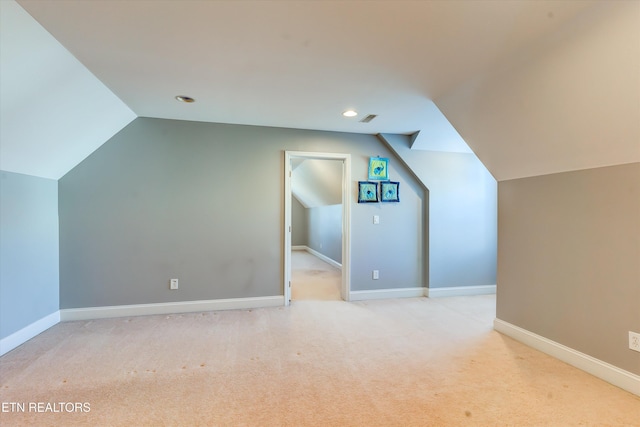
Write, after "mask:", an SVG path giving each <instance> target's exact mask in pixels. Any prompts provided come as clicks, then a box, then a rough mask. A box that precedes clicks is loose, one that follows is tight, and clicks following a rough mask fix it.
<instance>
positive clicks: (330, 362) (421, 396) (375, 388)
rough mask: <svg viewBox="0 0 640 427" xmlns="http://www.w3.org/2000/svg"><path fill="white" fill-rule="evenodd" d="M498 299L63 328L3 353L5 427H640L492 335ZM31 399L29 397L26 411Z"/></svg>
mask: <svg viewBox="0 0 640 427" xmlns="http://www.w3.org/2000/svg"><path fill="white" fill-rule="evenodd" d="M494 313H495V298H494V296H477V297H456V298H446V299H427V298H412V299H399V300H384V301H383V300H380V301H368V302H356V303H347V302H342V301H299V302H296V303H295V304H294V305H292V306H290V307H287V308H285V307H280V308H265V309H255V310H235V311H225V312H205V313H190V314H182V315H170V316H169V315H165V316H160V315H158V316H145V317H130V318H117V319H103V320H96V321H77V322H68V323H61V324H58V325H56V326H54V327H53V328H51V329H49V330H48V331H46V332H44V333H42V334H41V335H39V336H38V337H36V338H34V339H33V340H31V341H29V342H27V343H25V344H23V345H22V346H20V347H18V348H17V349H15V350H13V351H11V352H9V353H7V354H6V355H4V356H3V357H1V358H0V401H2V402H23V403H24V402H27V403H28V402H44V403H46V402H49V403H55V402H87V403H89V406H90V412H78V413H51V412H44V413H35V412H29V411H28V410H27V411H25V412H24V413H22V412H3V413H0V425H2V426H22V425H37V426H49V425H50V426H74V425H86V426H459V425H462V426H634V425H635V426H637V425H638V416H639V415H640V398H638V397H636V396H634V395H632V394H630V393H628V392H625V391H623V390H621V389H618V388H616V387H614V386H612V385H610V384H607V383H606V382H603V381H601V380H599V379H597V378H595V377H592V376H591V375H589V374H586V373H584V372H582V371H580V370H578V369H575V368H573V367H571V366H568V365H566V364H564V363H562V362H560V361H558V360H556V359H553V358H551V357H549V356H546V355H544V354H542V353H540V352H538V351H535V350H533V349H531V348H528V347H526V346H524V345H521V344H519V343H517V342H515V341H513V340H512V339H510V338H508V337H505V336H503V335H501V334H499V333H497V332H495V331H493V330H492V326H491V325H492V320H493V317H494ZM27 409H28V407H27Z"/></svg>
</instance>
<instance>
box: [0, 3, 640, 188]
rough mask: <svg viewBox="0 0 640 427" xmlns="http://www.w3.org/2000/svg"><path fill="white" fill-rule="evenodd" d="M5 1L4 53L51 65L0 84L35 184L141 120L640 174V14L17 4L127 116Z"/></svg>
mask: <svg viewBox="0 0 640 427" xmlns="http://www.w3.org/2000/svg"><path fill="white" fill-rule="evenodd" d="M1 3H2V4H3V9H2V15H3V24H2V31H3V32H2V40H3V41H4V40H5V39H9V40H11V39H13V41H12V42H11V43H14V48H12V49H14V51H19V52H20V55H25V56H29V55H32V54H33V52H40V53H41V54H43V55H44V57H45V58H46V59H47V61H45V62H44V63H43V64H36V65H28V62H25V63H24V65H23V66H22V67H21V68H19V67H18V66H17V65H14V63H16V64H21V63H22V62H19V61H18V59H20V57H19V56H20V55H14V56H12V57H7V60H5V56H3V58H2V63H3V69H2V73H3V74H4V71H5V70H4V64H5V63H7V61H8V62H9V63H10V64H11V65H10V66H9V68H10V69H12V68H15V69H17V70H18V71H12V72H10V73H9V77H4V76H3V86H2V98H3V107H2V108H3V114H2V115H3V122H2V128H3V134H2V141H1V143H2V147H1V148H2V150H3V156H2V157H3V163H2V164H1V165H0V167H2V168H5V167H7V166H4V165H5V164H10V165H11V164H20V165H21V166H20V167H19V168H18V169H21V170H24V171H25V172H24V173H32V172H29V171H30V170H33V167H31V166H30V165H31V164H32V163H33V164H38V155H40V154H41V157H42V158H47V159H48V160H50V161H51V167H52V168H53V169H55V170H50V171H46V175H47V176H52V177H54V176H57V175H60V173H61V172H60V171H64V170H65V169H67V170H68V168H69V167H70V165H73V163H74V162H75V161H76V160H75V159H77V158H80V157H82V156H81V155H74V154H73V153H75V150H77V149H79V148H82V149H85V151H90V150H91V149H93V148H95V146H98V145H99V144H100V143H102V142H104V141H106V139H107V138H108V137H109V136H110V135H109V134H112V133H114V132H115V131H117V129H118V128H120V127H122V126H124V124H126V123H127V120H130V119H131V118H132V117H133V116H134V115H138V116H148V117H160V118H172V119H182V120H196V121H212V122H225V123H240V124H253V125H266V126H281V127H292V128H305V129H319V130H333V131H346V132H357V133H369V134H377V133H392V134H393V133H396V134H404V135H415V136H416V138H415V140H414V147H416V148H417V147H420V148H426V149H435V150H450V151H458V149H457V148H456V147H458V148H459V147H462V148H464V147H463V146H461V145H460V141H461V139H458V138H459V136H460V135H461V136H462V137H463V138H464V140H465V141H466V142H467V143H468V144H469V146H471V148H472V149H473V151H474V152H475V153H476V154H477V155H478V157H479V158H480V160H482V161H483V163H485V165H487V166H488V168H489V170H490V171H491V173H492V174H493V175H494V176H495V177H496V178H497V179H498V180H504V179H511V178H517V177H522V176H530V175H537V174H545V173H552V172H560V171H566V170H574V169H581V168H589V167H597V166H603V165H608V164H615V163H626V162H633V161H638V154H637V152H638V151H639V150H638V109H639V108H640V107H638V105H639V104H640V94H639V91H638V78H634V75H635V76H636V77H637V76H638V74H639V73H638V61H639V60H640V46H639V43H640V41H639V40H640V37H639V31H640V11H639V8H640V2H636V1H615V0H613V1H582V0H577V1H570V2H569V1H555V0H539V1H526V0H523V1H500V0H479V1H403V0H398V1H376V2H371V1H355V0H354V1H343V2H321V1H317V2H310V1H279V0H273V1H260V0H248V1H242V2H235V1H233V2H232V1H224V2H223V1H188V0H186V1H163V2H149V1H138V0H130V1H110V0H93V1H74V0H58V1H55V2H54V1H39V0H19V1H18V3H19V4H20V5H21V6H22V7H24V8H25V9H26V10H27V11H28V12H29V14H30V15H32V16H33V17H34V18H35V19H36V20H37V21H38V22H39V23H40V24H42V25H43V26H44V28H46V31H48V32H49V33H51V34H52V35H53V36H54V37H55V39H56V40H57V41H58V42H60V43H61V44H62V45H63V46H64V47H65V48H66V49H68V50H69V52H71V54H72V55H73V56H75V58H77V59H78V60H79V61H80V62H81V63H82V64H83V65H84V66H86V67H87V68H88V70H90V74H91V73H92V74H93V75H95V76H97V77H98V78H99V79H100V82H102V84H104V85H105V86H106V87H107V88H108V90H110V91H112V92H113V94H115V95H117V97H118V98H119V99H120V100H122V101H123V102H124V104H126V107H124V106H123V104H119V102H118V101H117V99H116V100H115V101H114V100H113V98H111V96H112V95H111V94H109V93H108V90H107V93H106V94H105V92H104V88H103V87H101V89H100V90H98V89H97V88H98V85H89V86H90V89H88V88H84V87H83V88H81V87H80V86H79V84H80V83H82V82H83V81H84V80H83V79H82V78H78V77H76V75H78V74H81V73H80V72H79V71H77V69H76V70H75V71H73V70H71V69H69V70H67V71H66V72H62V73H61V72H59V71H57V70H59V68H61V67H63V64H64V63H65V62H64V60H62V59H55V58H54V57H53V56H51V55H49V54H48V53H47V52H48V50H47V49H46V48H44V47H45V46H47V45H48V43H50V42H51V40H49V41H47V42H45V41H38V42H37V43H36V42H35V41H34V43H33V44H24V45H23V44H20V43H23V41H22V40H23V39H24V37H22V36H20V34H21V31H22V30H21V29H22V28H26V27H27V26H33V25H34V22H33V21H31V22H29V23H27V22H26V21H25V20H24V19H23V21H25V22H23V23H22V24H20V25H12V24H11V23H10V22H9V21H13V18H11V20H9V19H5V17H4V15H5V10H9V11H10V13H13V14H15V13H17V12H15V11H11V10H10V9H11V7H13V6H15V3H13V1H12V0H3V1H2V2H1ZM7 4H8V5H12V6H11V7H10V8H7V7H6V5H7ZM22 18H24V16H23V17H22ZM5 21H7V22H8V23H7V24H5ZM5 28H6V29H5ZM40 30H42V29H40ZM16 40H20V43H18V42H16ZM16 43H18V44H16ZM57 46H58V47H59V45H57ZM43 49H44V50H45V52H41V51H42V50H43ZM2 50H3V51H4V50H5V48H4V44H3V45H2ZM71 58H72V57H71ZM84 71H85V72H86V70H84ZM28 75H31V76H32V77H31V78H32V79H35V80H32V81H33V82H35V83H33V84H31V83H30V84H20V82H21V81H22V80H21V78H22V77H24V76H28ZM34 75H35V76H34ZM37 79H42V81H40V80H37ZM87 79H88V80H91V79H89V78H88V77H87ZM14 82H17V83H18V84H17V85H14ZM92 82H93V83H95V80H92ZM14 87H17V88H22V89H20V90H16V91H15V92H13V93H16V94H18V95H15V96H14V95H11V96H9V97H7V98H6V99H7V101H6V102H5V101H4V99H5V91H9V92H8V93H12V91H13V90H14V89H13V88H14ZM33 87H36V88H37V90H35V91H31V92H30V91H29V90H30V89H31V88H33ZM93 92H100V93H102V96H103V97H104V98H101V97H100V95H99V94H95V95H94V94H93ZM34 93H35V98H31V95H32V94H34ZM24 94H28V96H25V95H24ZM80 94H81V95H80ZM179 94H180V95H189V96H192V97H194V98H196V99H197V102H196V103H194V104H182V103H178V102H176V101H175V100H174V96H175V95H179ZM20 95H22V98H21V96H20ZM70 95H73V96H72V97H70ZM27 97H28V98H29V99H33V100H34V101H33V102H31V105H29V106H27V107H21V104H20V102H21V100H24V99H26V98H27ZM39 97H44V99H43V100H39V99H40V98H39ZM107 98H109V99H111V101H106V99H107ZM72 99H73V101H71V100H72ZM81 101H84V104H81ZM112 101H113V104H114V105H115V104H118V106H117V107H113V108H112V107H110V106H109V105H110V103H111V102H112ZM434 102H435V103H434ZM5 108H6V110H7V111H8V114H11V116H10V118H9V119H6V120H5V119H4V116H5ZM129 108H130V109H131V110H132V111H133V113H131V111H129V110H128V109H129ZM347 108H355V109H357V110H358V111H359V112H360V115H359V116H358V117H356V118H354V119H345V118H344V117H342V116H341V112H342V111H343V110H345V109H347ZM440 111H442V113H444V116H442V114H440ZM367 114H377V115H378V117H377V118H376V119H374V120H373V121H371V122H370V123H361V122H360V121H359V119H360V118H361V117H363V116H364V115H367ZM445 116H446V118H447V119H448V120H449V122H450V123H451V125H453V126H450V125H449V127H447V125H448V123H447V121H446V120H443V118H444V117H445ZM95 117H100V119H101V120H99V121H97V122H96V121H95V120H94V119H95ZM92 120H93V121H92ZM9 121H11V122H12V123H11V124H7V123H9ZM13 122H15V123H13ZM442 126H444V127H442ZM5 129H7V130H5ZM101 129H103V130H102V133H100V132H99V131H100V130H101ZM20 132H24V133H25V135H20ZM458 133H459V135H458ZM98 135H100V136H98ZM94 141H95V142H94ZM97 141H100V142H97ZM603 141H605V142H603ZM21 150H22V151H21ZM67 151H68V152H69V154H67ZM5 152H6V153H7V156H9V155H10V157H8V158H12V159H16V158H18V159H22V160H20V162H16V161H15V160H11V161H9V160H7V163H4V157H6V156H5ZM13 152H28V153H29V155H30V156H31V157H30V158H29V156H27V157H20V156H15V155H14V154H11V153H13ZM24 159H28V160H24ZM23 160H24V161H23ZM21 162H22V163H21ZM42 163H43V162H40V164H42ZM33 174H36V175H43V172H40V171H36V170H33Z"/></svg>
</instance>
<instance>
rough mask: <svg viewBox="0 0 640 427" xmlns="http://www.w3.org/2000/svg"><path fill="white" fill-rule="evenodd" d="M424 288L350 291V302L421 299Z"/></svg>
mask: <svg viewBox="0 0 640 427" xmlns="http://www.w3.org/2000/svg"><path fill="white" fill-rule="evenodd" d="M425 289H426V288H397V289H373V290H370V291H351V301H365V300H371V299H390V298H416V297H423V296H424V293H425Z"/></svg>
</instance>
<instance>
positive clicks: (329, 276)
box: [291, 251, 342, 301]
mask: <svg viewBox="0 0 640 427" xmlns="http://www.w3.org/2000/svg"><path fill="white" fill-rule="evenodd" d="M341 286H342V271H341V270H340V269H338V268H336V267H334V266H332V265H331V264H328V263H326V262H324V261H322V260H321V259H320V258H318V257H316V256H314V255H311V254H310V253H309V252H307V251H291V299H292V300H293V301H296V300H297V301H299V300H323V301H328V300H332V301H341V300H342V298H341V296H340V287H341Z"/></svg>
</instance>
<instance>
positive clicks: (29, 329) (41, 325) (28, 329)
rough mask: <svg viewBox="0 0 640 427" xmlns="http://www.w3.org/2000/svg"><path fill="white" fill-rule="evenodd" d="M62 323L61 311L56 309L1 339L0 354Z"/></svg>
mask: <svg viewBox="0 0 640 427" xmlns="http://www.w3.org/2000/svg"><path fill="white" fill-rule="evenodd" d="M58 323H60V311H54V312H53V313H51V314H49V315H48V316H45V317H43V318H42V319H40V320H36V321H35V322H33V323H31V324H29V325H27V326H25V327H24V328H22V329H20V330H19V331H17V332H14V333H12V334H11V335H9V336H8V337H5V338H2V339H1V340H0V356H2V355H3V354H5V353H8V352H9V351H11V350H13V349H14V348H16V347H18V346H19V345H21V344H24V343H25V342H27V341H29V340H30V339H31V338H33V337H35V336H36V335H38V334H41V333H42V332H44V331H46V330H47V329H49V328H50V327H52V326H54V325H56V324H58Z"/></svg>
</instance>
